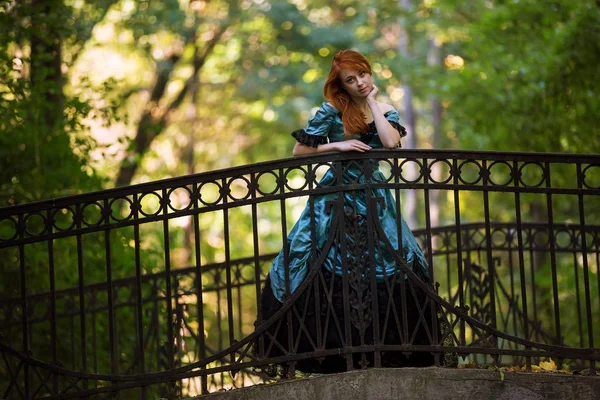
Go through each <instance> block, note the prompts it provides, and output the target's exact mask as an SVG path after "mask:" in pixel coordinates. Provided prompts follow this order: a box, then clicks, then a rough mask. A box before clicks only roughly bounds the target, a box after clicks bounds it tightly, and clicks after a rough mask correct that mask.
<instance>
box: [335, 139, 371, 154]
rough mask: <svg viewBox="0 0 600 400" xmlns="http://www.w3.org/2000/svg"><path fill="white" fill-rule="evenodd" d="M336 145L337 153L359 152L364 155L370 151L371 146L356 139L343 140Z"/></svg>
mask: <svg viewBox="0 0 600 400" xmlns="http://www.w3.org/2000/svg"><path fill="white" fill-rule="evenodd" d="M336 145H337V150H338V151H360V152H361V153H364V152H365V151H369V150H371V146H369V145H368V144H366V143H363V142H361V141H360V140H358V139H350V140H344V141H343V142H337V143H336Z"/></svg>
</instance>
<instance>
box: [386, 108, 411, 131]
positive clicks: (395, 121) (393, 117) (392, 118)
mask: <svg viewBox="0 0 600 400" xmlns="http://www.w3.org/2000/svg"><path fill="white" fill-rule="evenodd" d="M385 119H387V120H388V122H389V123H390V124H391V125H392V126H393V127H394V128H396V130H397V131H398V132H400V137H404V136H406V128H405V127H403V126H402V125H400V114H398V111H396V110H390V111H388V112H386V113H385Z"/></svg>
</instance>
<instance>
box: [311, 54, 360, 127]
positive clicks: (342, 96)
mask: <svg viewBox="0 0 600 400" xmlns="http://www.w3.org/2000/svg"><path fill="white" fill-rule="evenodd" d="M342 69H355V70H358V71H365V72H366V73H368V74H369V75H372V70H371V65H370V64H369V61H368V60H367V59H366V57H365V56H363V55H362V54H360V53H359V52H357V51H354V50H342V51H340V52H338V53H337V54H336V55H335V56H334V57H333V61H332V62H331V69H330V70H329V76H328V77H327V81H326V82H325V86H324V87H323V95H324V96H325V98H326V99H327V100H329V102H330V103H331V104H332V105H333V106H334V107H335V108H336V109H337V110H338V111H339V112H340V113H341V114H342V124H343V125H344V136H346V138H348V137H350V136H352V135H356V134H359V133H363V132H366V131H367V129H368V125H367V123H366V122H365V114H364V113H363V112H362V111H361V110H360V108H359V107H358V105H357V104H356V103H355V102H354V101H353V100H352V98H351V97H350V95H349V94H348V92H346V90H345V89H344V88H343V87H342V80H341V79H340V72H341V71H342Z"/></svg>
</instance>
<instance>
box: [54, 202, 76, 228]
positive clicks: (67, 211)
mask: <svg viewBox="0 0 600 400" xmlns="http://www.w3.org/2000/svg"><path fill="white" fill-rule="evenodd" d="M60 214H62V215H64V216H65V217H66V216H67V215H68V214H71V218H68V217H67V218H68V219H67V221H68V222H67V223H66V224H64V225H63V224H62V222H63V221H61V220H59V218H60ZM51 215H52V226H53V227H54V228H55V229H56V230H57V231H58V232H64V231H70V230H71V229H73V227H74V226H75V224H76V223H77V221H76V220H75V211H73V209H72V208H70V207H66V208H60V209H55V210H54V211H53V212H52V213H51Z"/></svg>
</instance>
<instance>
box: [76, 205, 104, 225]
mask: <svg viewBox="0 0 600 400" xmlns="http://www.w3.org/2000/svg"><path fill="white" fill-rule="evenodd" d="M93 207H97V211H96V210H94V208H93ZM103 215H104V207H102V204H100V203H99V202H97V201H95V202H93V203H85V204H84V205H83V207H81V223H82V224H83V225H85V226H98V225H100V223H101V222H102V219H103ZM96 218H97V220H96Z"/></svg>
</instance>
